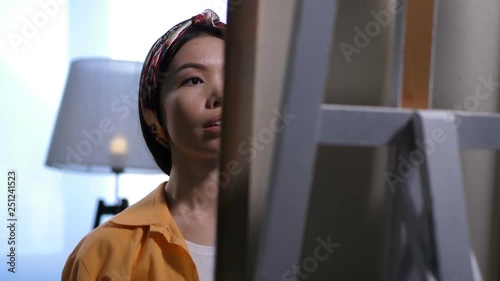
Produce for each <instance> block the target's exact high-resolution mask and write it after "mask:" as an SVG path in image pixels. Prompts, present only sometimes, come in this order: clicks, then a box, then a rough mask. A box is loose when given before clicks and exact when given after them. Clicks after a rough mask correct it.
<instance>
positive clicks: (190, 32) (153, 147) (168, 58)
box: [139, 26, 224, 175]
mask: <svg viewBox="0 0 500 281" xmlns="http://www.w3.org/2000/svg"><path fill="white" fill-rule="evenodd" d="M201 35H209V36H214V37H217V38H220V39H224V33H223V30H221V29H219V28H214V27H199V26H192V27H190V28H189V29H187V30H186V32H185V33H184V34H183V35H182V36H181V37H180V38H179V39H178V40H177V41H175V42H174V44H172V46H170V48H168V50H167V54H165V58H164V60H163V61H162V62H161V63H160V71H159V76H160V77H158V78H157V79H158V80H159V81H160V83H159V84H160V85H159V86H158V88H157V93H156V94H157V97H156V98H158V99H160V97H161V95H160V89H161V83H162V81H163V80H164V78H165V73H166V71H167V69H168V67H169V65H170V63H171V62H172V60H173V58H174V57H175V55H176V54H177V52H178V51H179V50H180V49H181V47H182V46H184V44H186V43H187V42H188V41H190V40H191V39H194V38H196V37H199V36H201ZM157 104H158V108H157V109H156V114H157V117H158V121H159V122H160V124H163V114H162V113H163V112H162V108H161V102H158V103H157ZM140 108H141V107H140V105H139V120H140V124H141V131H142V135H143V137H144V140H145V142H146V145H147V147H148V149H149V151H150V152H151V155H153V158H154V160H155V162H156V164H157V165H158V167H160V169H161V170H162V171H163V172H164V173H165V174H167V175H170V170H171V169H172V154H171V151H170V149H168V148H166V147H164V146H163V145H162V144H160V143H159V142H158V141H156V140H155V138H154V137H153V135H152V133H151V131H150V130H149V127H148V125H147V124H146V121H145V120H144V118H143V116H142V113H141V112H140ZM160 129H162V128H160Z"/></svg>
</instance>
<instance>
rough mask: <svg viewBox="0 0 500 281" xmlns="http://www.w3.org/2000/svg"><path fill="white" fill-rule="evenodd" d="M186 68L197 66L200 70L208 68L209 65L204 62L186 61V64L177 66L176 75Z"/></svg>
mask: <svg viewBox="0 0 500 281" xmlns="http://www.w3.org/2000/svg"><path fill="white" fill-rule="evenodd" d="M186 68H196V69H200V70H208V68H207V66H206V65H204V64H201V63H195V62H188V63H185V64H183V65H181V66H179V67H178V68H177V70H175V73H174V75H177V73H179V71H181V70H183V69H186Z"/></svg>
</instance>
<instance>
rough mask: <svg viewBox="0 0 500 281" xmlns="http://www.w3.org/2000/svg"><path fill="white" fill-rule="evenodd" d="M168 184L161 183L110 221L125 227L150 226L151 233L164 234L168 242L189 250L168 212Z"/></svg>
mask: <svg viewBox="0 0 500 281" xmlns="http://www.w3.org/2000/svg"><path fill="white" fill-rule="evenodd" d="M166 184H167V182H163V183H161V184H160V185H159V186H158V187H157V188H155V190H153V191H152V192H151V193H149V194H148V195H146V197H144V198H143V199H141V200H140V201H138V202H137V203H135V204H133V205H132V206H130V207H128V208H126V209H125V210H123V211H122V212H121V213H119V214H118V215H116V216H114V217H113V218H111V219H110V221H111V222H113V223H115V224H118V225H123V226H149V229H150V231H155V232H160V233H162V234H163V235H164V236H165V238H166V239H167V241H168V242H170V243H175V244H179V245H181V246H183V247H184V248H185V249H187V245H186V242H185V239H184V237H183V236H182V234H181V232H180V230H179V228H178V226H177V224H176V222H175V220H174V218H173V217H172V215H171V214H170V211H169V210H168V206H167V201H166V199H165V185H166Z"/></svg>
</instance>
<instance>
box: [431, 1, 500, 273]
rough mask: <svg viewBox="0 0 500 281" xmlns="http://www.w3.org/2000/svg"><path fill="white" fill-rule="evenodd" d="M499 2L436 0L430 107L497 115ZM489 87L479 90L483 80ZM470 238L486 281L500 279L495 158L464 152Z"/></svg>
mask: <svg viewBox="0 0 500 281" xmlns="http://www.w3.org/2000/svg"><path fill="white" fill-rule="evenodd" d="M499 18H500V1H497V0H481V1H468V0H440V1H439V7H438V17H437V23H436V27H437V30H436V43H435V57H436V59H435V72H434V76H433V77H432V78H433V89H432V107H433V108H436V109H454V110H465V111H469V112H498V102H499V88H498V86H499V84H498V83H496V82H498V81H500V75H499V71H500V20H499ZM485 80H486V81H488V80H489V81H493V83H490V86H486V87H482V88H481V89H480V91H479V92H476V89H478V87H481V85H483V84H488V83H484V82H482V81H485ZM462 167H463V171H464V173H463V178H464V183H465V192H466V200H467V201H466V203H467V207H468V216H469V228H470V239H471V242H472V245H473V248H474V250H475V252H476V255H477V258H478V261H479V266H480V268H481V270H482V273H483V275H484V278H485V280H488V281H489V280H491V281H496V280H499V279H500V275H499V273H500V272H499V271H500V270H499V268H500V266H499V265H500V248H499V241H500V231H499V224H500V223H499V222H500V208H499V207H498V206H499V200H500V191H499V190H500V189H499V186H500V184H499V182H500V181H499V178H498V174H499V173H498V167H499V165H498V154H497V153H494V152H492V151H484V150H467V151H463V153H462Z"/></svg>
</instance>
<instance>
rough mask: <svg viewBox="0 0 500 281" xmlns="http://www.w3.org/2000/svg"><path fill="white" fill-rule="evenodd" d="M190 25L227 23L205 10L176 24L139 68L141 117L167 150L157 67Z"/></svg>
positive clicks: (158, 42)
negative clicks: (160, 105) (159, 111)
mask: <svg viewBox="0 0 500 281" xmlns="http://www.w3.org/2000/svg"><path fill="white" fill-rule="evenodd" d="M193 26H198V27H216V28H220V29H222V30H224V29H225V28H226V24H225V23H223V22H221V21H220V19H219V16H218V15H217V14H216V13H215V12H214V11H212V10H210V9H207V10H205V11H203V12H202V13H201V14H198V15H196V16H193V17H192V18H190V19H187V20H185V21H183V22H180V23H178V24H177V25H175V26H174V27H172V28H171V29H170V30H169V31H167V32H166V33H165V34H164V35H163V36H161V37H160V38H159V39H158V40H157V41H156V42H155V43H154V44H153V46H152V47H151V50H150V51H149V53H148V55H147V57H146V60H145V61H144V66H143V68H142V73H141V82H140V87H139V110H140V112H141V113H140V114H142V117H143V118H144V121H146V124H147V126H148V127H149V130H150V131H151V134H152V135H153V137H154V138H155V140H156V141H158V142H159V143H160V144H161V145H163V146H164V147H166V148H168V141H167V135H166V132H165V130H163V128H162V126H161V124H160V122H159V120H158V115H157V110H158V108H159V103H160V85H161V82H162V79H163V77H161V75H162V73H161V71H160V65H161V63H162V61H163V60H164V58H165V56H166V54H167V53H168V50H169V48H170V46H172V45H173V44H174V43H175V42H176V41H177V40H178V39H179V38H181V37H182V36H183V35H184V34H185V33H186V31H187V30H189V28H190V27H193Z"/></svg>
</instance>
